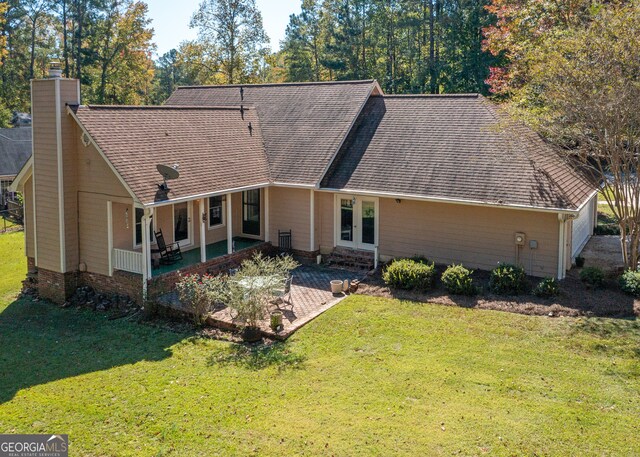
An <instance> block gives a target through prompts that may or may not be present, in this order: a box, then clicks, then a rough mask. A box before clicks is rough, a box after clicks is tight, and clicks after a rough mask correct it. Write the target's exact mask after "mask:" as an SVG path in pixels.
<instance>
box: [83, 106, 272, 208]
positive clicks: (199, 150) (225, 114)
mask: <svg viewBox="0 0 640 457" xmlns="http://www.w3.org/2000/svg"><path fill="white" fill-rule="evenodd" d="M72 110H73V112H74V113H75V116H76V118H77V119H78V121H79V122H80V124H81V126H82V127H83V128H84V129H85V130H86V132H87V133H88V134H89V135H90V136H91V138H92V139H93V140H94V141H95V143H96V145H97V146H98V148H99V149H100V151H101V152H102V153H103V154H104V155H105V156H106V158H107V159H108V161H109V162H110V163H111V165H112V166H113V168H114V169H115V171H116V172H117V174H119V175H120V177H121V178H122V180H123V181H124V182H125V183H126V185H127V186H128V187H129V189H130V190H131V191H132V192H133V193H134V195H135V196H136V197H137V198H138V200H139V201H140V202H141V203H143V204H145V205H148V204H153V203H158V202H163V201H168V200H172V201H175V200H179V199H185V198H187V197H195V196H206V195H208V194H214V193H220V192H223V191H227V190H231V189H238V188H242V187H251V186H259V185H263V184H266V183H268V182H269V170H268V166H267V159H266V155H265V151H264V144H263V140H262V134H261V131H260V123H259V121H258V116H257V113H256V111H255V109H253V108H251V107H248V106H245V107H244V110H243V112H242V113H241V110H240V107H168V106H146V107H142V106H79V107H73V108H72ZM250 126H251V128H250ZM158 164H164V165H169V166H172V165H174V164H178V165H179V171H180V177H179V178H178V179H175V180H171V181H168V185H169V187H170V189H171V190H170V192H169V193H168V194H166V193H164V192H162V191H161V190H160V189H159V188H158V184H162V177H161V175H160V174H159V173H158V171H157V170H156V165H158Z"/></svg>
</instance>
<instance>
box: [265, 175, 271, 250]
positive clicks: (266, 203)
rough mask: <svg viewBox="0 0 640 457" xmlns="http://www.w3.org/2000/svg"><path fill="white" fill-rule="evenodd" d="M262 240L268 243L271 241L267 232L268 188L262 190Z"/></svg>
mask: <svg viewBox="0 0 640 457" xmlns="http://www.w3.org/2000/svg"><path fill="white" fill-rule="evenodd" d="M264 240H265V241H266V242H267V243H268V242H269V241H271V232H270V231H269V188H268V187H265V188H264Z"/></svg>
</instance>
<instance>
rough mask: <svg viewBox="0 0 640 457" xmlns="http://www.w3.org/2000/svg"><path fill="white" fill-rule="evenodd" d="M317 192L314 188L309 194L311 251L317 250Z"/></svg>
mask: <svg viewBox="0 0 640 457" xmlns="http://www.w3.org/2000/svg"><path fill="white" fill-rule="evenodd" d="M315 225H316V193H315V191H314V190H313V189H311V190H310V195H309V251H311V252H313V251H315V250H316V240H315V234H316V227H315Z"/></svg>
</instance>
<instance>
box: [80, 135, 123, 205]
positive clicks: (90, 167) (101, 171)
mask: <svg viewBox="0 0 640 457" xmlns="http://www.w3.org/2000/svg"><path fill="white" fill-rule="evenodd" d="M81 132H82V131H81V129H80V128H79V127H77V134H76V145H77V151H78V152H77V164H78V166H77V175H78V189H79V190H80V191H84V192H93V193H96V194H104V195H112V196H117V197H131V195H130V194H129V192H128V191H127V189H126V188H125V187H124V186H123V185H122V183H121V182H120V180H119V179H118V177H117V176H116V175H115V173H114V172H113V171H112V170H111V168H110V167H109V165H108V164H107V162H105V160H104V159H103V158H102V156H101V155H100V153H99V152H98V151H97V150H96V148H95V147H94V146H93V144H90V145H89V146H85V145H83V144H82V139H81V137H82V133H81Z"/></svg>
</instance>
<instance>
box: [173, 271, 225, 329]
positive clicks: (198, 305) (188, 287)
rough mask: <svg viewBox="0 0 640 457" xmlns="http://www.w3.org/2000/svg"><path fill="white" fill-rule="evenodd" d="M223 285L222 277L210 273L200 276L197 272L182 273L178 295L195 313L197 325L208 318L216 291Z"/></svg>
mask: <svg viewBox="0 0 640 457" xmlns="http://www.w3.org/2000/svg"><path fill="white" fill-rule="evenodd" d="M221 287H222V284H221V279H220V278H217V277H212V276H209V275H203V276H202V277H200V276H199V275H197V274H193V275H186V276H182V275H180V280H179V281H178V282H177V283H176V290H177V292H178V297H179V298H180V302H181V303H182V305H183V306H184V307H185V309H186V310H188V311H189V312H190V313H192V314H193V319H194V323H195V324H196V325H202V324H203V323H204V321H205V320H206V317H207V314H208V313H209V311H210V310H211V305H212V303H213V301H214V300H215V298H214V297H215V296H216V291H218V290H220V289H221Z"/></svg>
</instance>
